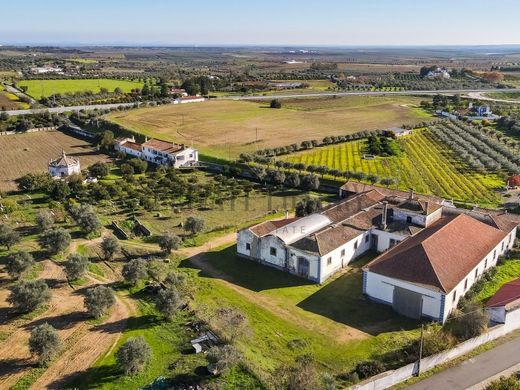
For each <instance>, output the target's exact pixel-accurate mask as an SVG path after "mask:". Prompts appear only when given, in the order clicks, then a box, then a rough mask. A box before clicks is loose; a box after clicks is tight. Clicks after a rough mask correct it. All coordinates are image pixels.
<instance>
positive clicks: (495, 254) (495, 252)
mask: <svg viewBox="0 0 520 390" xmlns="http://www.w3.org/2000/svg"><path fill="white" fill-rule="evenodd" d="M496 258H497V250H496V249H495V250H494V251H493V260H495V259H496Z"/></svg>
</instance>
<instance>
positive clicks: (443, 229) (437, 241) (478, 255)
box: [365, 214, 508, 293]
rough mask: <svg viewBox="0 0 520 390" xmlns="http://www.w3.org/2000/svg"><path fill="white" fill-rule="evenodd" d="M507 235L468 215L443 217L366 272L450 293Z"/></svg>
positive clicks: (402, 243)
mask: <svg viewBox="0 0 520 390" xmlns="http://www.w3.org/2000/svg"><path fill="white" fill-rule="evenodd" d="M507 234H508V232H504V231H501V230H499V229H496V228H494V227H492V226H490V225H488V224H485V223H483V222H480V221H478V220H476V219H474V218H472V217H469V216H467V215H465V214H460V215H457V216H450V217H443V218H441V219H440V220H439V221H437V222H435V223H434V224H432V225H431V226H430V227H429V228H427V229H424V230H422V231H421V232H419V233H417V234H416V235H414V236H412V237H410V238H408V239H406V240H404V241H403V242H401V243H400V244H399V245H396V246H395V247H393V248H392V249H390V250H388V251H387V252H385V253H383V254H381V255H380V256H378V257H377V258H376V259H374V260H373V261H372V262H371V263H369V264H368V265H367V266H366V267H365V270H367V271H370V272H374V273H376V274H380V275H384V276H388V277H391V278H395V279H400V280H404V281H408V282H411V283H414V284H418V285H422V286H424V287H426V288H429V289H432V290H435V291H441V292H444V293H449V292H450V291H452V290H453V289H454V288H455V287H456V286H457V285H458V284H459V283H460V282H461V281H462V280H463V279H464V278H465V277H466V276H467V275H468V274H469V273H470V272H471V270H473V269H474V268H475V267H476V266H477V265H478V264H479V262H481V261H482V260H483V259H484V257H485V256H487V255H488V254H489V253H490V252H491V251H492V250H493V248H495V247H496V246H497V245H498V244H499V243H500V241H501V240H502V239H503V238H505V237H506V236H507Z"/></svg>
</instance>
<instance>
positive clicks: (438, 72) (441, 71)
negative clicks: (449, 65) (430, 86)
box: [426, 68, 451, 79]
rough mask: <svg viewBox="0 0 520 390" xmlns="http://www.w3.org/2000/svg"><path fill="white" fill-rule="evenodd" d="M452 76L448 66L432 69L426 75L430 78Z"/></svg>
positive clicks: (447, 77)
mask: <svg viewBox="0 0 520 390" xmlns="http://www.w3.org/2000/svg"><path fill="white" fill-rule="evenodd" d="M450 77H451V76H450V73H449V71H448V69H446V68H437V69H435V70H430V71H429V72H428V74H427V75H426V78H428V79H440V78H442V79H449V78H450Z"/></svg>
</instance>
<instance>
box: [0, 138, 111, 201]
mask: <svg viewBox="0 0 520 390" xmlns="http://www.w3.org/2000/svg"><path fill="white" fill-rule="evenodd" d="M62 150H65V152H66V153H67V154H69V155H71V156H75V157H78V158H79V159H80V163H81V167H82V169H84V168H86V167H88V166H89V165H91V164H93V163H95V162H96V161H103V160H107V159H108V157H107V156H105V155H103V154H100V153H98V152H97V151H96V150H95V148H94V147H93V146H92V145H91V144H89V143H88V142H86V141H83V140H80V139H77V138H74V137H71V136H69V135H66V134H64V133H62V132H59V131H51V132H40V133H29V134H17V135H3V136H0V151H1V153H0V190H2V191H9V190H14V189H16V184H15V183H14V180H15V179H17V178H19V177H21V176H23V175H25V174H27V173H30V172H46V171H47V163H48V162H49V160H51V159H53V158H56V157H57V156H58V155H59V154H60V153H61V151H62Z"/></svg>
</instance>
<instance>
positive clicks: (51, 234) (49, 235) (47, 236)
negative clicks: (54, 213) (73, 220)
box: [39, 228, 71, 254]
mask: <svg viewBox="0 0 520 390" xmlns="http://www.w3.org/2000/svg"><path fill="white" fill-rule="evenodd" d="M70 239H71V238H70V234H69V232H68V231H66V230H65V229H63V228H54V229H49V230H46V231H45V232H43V233H42V234H41V235H40V238H39V242H40V245H41V246H42V248H45V249H47V251H49V252H50V253H51V254H57V253H60V252H62V251H64V250H65V249H67V248H68V247H69V245H70Z"/></svg>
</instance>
